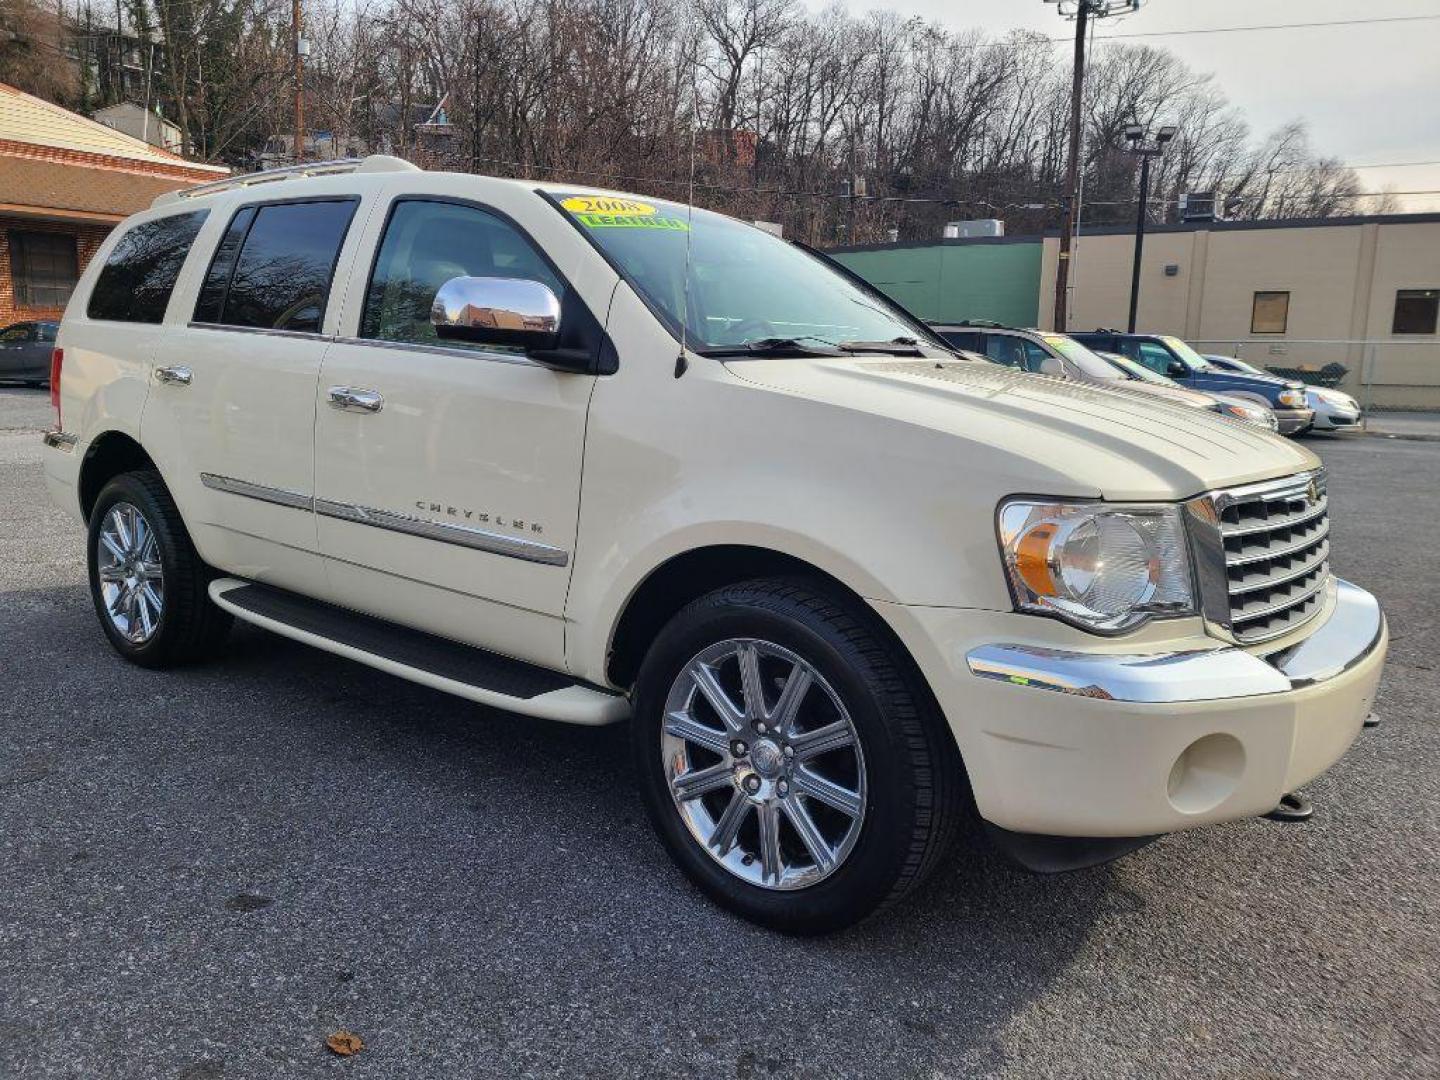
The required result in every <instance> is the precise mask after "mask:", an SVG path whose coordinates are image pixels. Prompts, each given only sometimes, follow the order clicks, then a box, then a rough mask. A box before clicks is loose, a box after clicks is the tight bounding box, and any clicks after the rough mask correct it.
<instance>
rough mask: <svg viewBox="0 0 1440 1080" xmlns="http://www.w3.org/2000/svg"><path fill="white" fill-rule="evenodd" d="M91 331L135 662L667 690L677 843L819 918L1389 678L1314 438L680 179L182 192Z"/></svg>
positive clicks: (108, 507) (1113, 805) (659, 814)
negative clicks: (963, 350)
mask: <svg viewBox="0 0 1440 1080" xmlns="http://www.w3.org/2000/svg"><path fill="white" fill-rule="evenodd" d="M54 368H55V374H56V378H55V379H54V381H53V387H54V391H53V392H54V395H55V403H56V408H57V423H56V427H55V430H53V431H51V432H49V433H48V434H47V435H46V436H45V442H46V445H47V447H48V450H47V452H46V455H45V459H46V475H47V478H48V482H49V485H50V487H51V490H52V492H53V495H54V497H55V499H56V500H57V501H58V502H59V504H60V505H61V506H63V507H65V508H67V509H68V510H69V511H71V512H72V513H73V514H74V515H75V516H76V517H77V518H78V519H79V520H80V521H82V522H85V523H86V524H87V525H88V528H89V547H88V551H89V565H90V581H91V588H92V591H93V594H94V600H95V607H96V610H97V612H98V613H99V616H100V624H101V626H102V627H103V628H104V631H105V634H106V636H107V637H108V638H109V640H110V642H111V644H112V645H113V646H114V647H115V649H116V650H117V651H118V652H119V653H120V654H121V655H122V656H124V657H125V658H127V659H129V660H131V661H133V662H134V663H137V664H143V665H146V666H151V667H162V666H168V665H172V664H176V663H180V662H184V661H190V660H194V659H196V658H197V657H200V656H202V655H204V654H206V653H209V652H211V651H213V650H214V649H215V648H217V647H218V646H219V645H220V643H221V640H222V639H223V637H224V635H225V631H226V628H227V626H228V624H229V623H230V621H231V619H232V618H239V619H243V620H245V621H247V622H251V623H255V624H258V625H259V626H262V627H266V628H268V629H270V630H272V631H274V632H276V633H279V634H283V635H286V636H288V637H291V638H294V639H296V640H298V641H302V642H305V643H308V644H310V645H314V646H316V647H319V648H321V649H327V650H329V651H331V652H334V653H337V654H339V655H341V656H345V657H349V658H351V659H353V660H358V661H360V662H361V663H365V664H370V665H372V666H374V667H377V668H380V669H382V670H384V671H388V672H391V673H393V674H395V675H398V676H400V677H402V678H407V679H413V680H415V681H417V682H422V683H425V684H427V685H429V686H433V687H438V688H440V689H443V690H446V691H449V692H452V693H455V694H458V695H461V696H463V697H466V698H469V699H471V700H474V701H478V702H483V703H485V704H487V705H494V706H499V707H501V708H504V709H508V710H510V711H512V712H515V713H521V714H525V715H528V716H535V717H544V718H548V719H552V720H561V721H567V722H571V723H580V724H606V723H612V722H622V721H625V722H628V723H629V724H630V725H631V728H632V733H633V745H634V754H635V764H636V771H637V775H638V777H639V780H640V784H641V787H642V789H643V793H644V798H645V802H646V804H647V806H648V809H649V812H650V814H651V816H652V818H653V821H654V823H655V826H656V829H657V830H658V832H659V834H660V836H661V838H662V839H663V841H664V842H665V844H666V845H667V846H668V848H669V849H670V851H671V853H672V854H673V855H674V857H675V858H676V860H677V861H678V862H679V863H680V865H681V866H682V867H683V868H684V870H685V871H686V872H687V873H688V874H689V875H690V876H691V877H692V878H693V879H694V880H695V881H696V882H697V883H698V884H699V885H700V886H702V887H703V888H704V889H705V890H706V891H707V892H709V893H710V895H712V896H713V897H715V898H716V899H718V900H719V901H720V902H722V903H724V904H726V905H728V906H730V907H731V908H733V909H735V910H737V911H739V912H741V913H743V914H744V915H746V916H747V917H749V918H752V919H755V920H757V921H760V922H763V923H766V924H769V925H771V926H775V927H779V928H782V929H786V930H791V931H796V932H821V931H826V930H831V929H834V928H836V927H839V926H843V925H845V924H847V923H849V922H852V921H854V920H855V919H857V918H860V917H862V916H864V915H865V914H867V913H869V912H871V911H873V910H875V909H876V908H877V907H879V906H880V905H882V904H884V903H886V902H887V901H891V900H894V899H895V898H897V897H899V896H901V895H903V894H905V893H906V892H908V891H909V890H911V889H912V888H913V887H914V886H915V885H916V884H917V883H918V882H919V881H921V880H922V879H923V878H924V876H925V875H926V873H927V872H928V871H929V870H930V869H931V868H932V867H933V866H934V865H935V864H936V862H937V860H938V859H939V857H940V856H941V854H942V853H943V851H944V849H945V847H946V843H947V841H948V839H949V838H950V837H951V836H952V835H953V833H954V832H955V829H956V826H957V824H958V823H959V822H960V821H961V820H962V818H963V816H964V814H965V812H966V810H967V808H968V807H970V806H972V805H973V806H974V807H975V808H976V809H978V813H979V817H980V818H981V819H982V820H983V821H984V822H985V823H986V825H987V827H988V830H989V832H990V834H991V836H992V837H994V838H995V840H996V841H997V842H999V843H1000V844H1001V845H1003V846H1004V847H1005V848H1006V849H1007V850H1009V851H1010V852H1011V853H1013V854H1014V855H1016V856H1017V857H1018V858H1019V859H1021V861H1023V862H1025V863H1027V864H1029V865H1031V866H1034V867H1038V868H1045V869H1057V868H1063V867H1066V866H1074V865H1081V864H1085V863H1089V862H1094V861H1097V860H1100V859H1103V858H1106V857H1110V856H1113V855H1115V854H1118V853H1120V852H1123V851H1125V850H1128V849H1130V848H1133V847H1135V846H1138V845H1139V844H1140V843H1143V842H1144V840H1145V839H1147V838H1149V837H1151V836H1153V835H1155V834H1157V833H1162V832H1166V831H1169V830H1175V829H1183V828H1188V827H1191V826H1195V825H1200V824H1204V823H1208V822H1216V821H1225V820H1229V819H1234V818H1240V817H1245V816H1249V815H1255V814H1260V813H1263V812H1266V811H1268V810H1270V809H1271V808H1273V807H1274V806H1275V805H1276V802H1277V800H1278V799H1279V798H1280V796H1281V795H1282V794H1283V793H1285V792H1288V791H1290V790H1292V789H1294V788H1295V787H1296V786H1297V785H1300V784H1302V783H1304V782H1305V781H1306V780H1308V779H1310V778H1311V777H1313V776H1315V775H1316V774H1318V773H1319V772H1321V771H1322V770H1324V769H1325V768H1327V767H1328V766H1329V765H1330V764H1331V763H1332V762H1334V761H1335V760H1337V759H1338V758H1339V757H1340V756H1341V755H1342V754H1343V753H1344V752H1345V750H1346V748H1347V747H1348V746H1349V745H1350V743H1351V741H1352V740H1353V739H1354V737H1355V735H1356V733H1357V731H1359V729H1360V727H1361V724H1362V721H1363V720H1364V719H1365V717H1366V716H1367V714H1368V713H1369V712H1370V707H1371V701H1372V699H1373V697H1374V694H1375V690H1376V685H1377V683H1378V681H1379V678H1380V670H1381V664H1382V662H1383V658H1384V654H1385V647H1386V630H1385V622H1384V619H1383V617H1382V615H1381V613H1380V610H1379V608H1378V606H1377V605H1376V602H1375V600H1374V599H1373V598H1372V597H1371V596H1370V595H1369V594H1367V593H1365V592H1363V591H1361V590H1360V589H1358V588H1356V587H1354V586H1352V585H1350V584H1348V583H1346V582H1343V581H1340V580H1338V579H1336V578H1334V577H1332V576H1331V574H1330V573H1329V569H1328V559H1327V556H1328V551H1329V548H1328V540H1327V532H1328V527H1327V518H1326V494H1325V483H1324V476H1323V473H1322V472H1321V471H1320V469H1319V468H1318V462H1317V460H1316V459H1315V458H1314V457H1313V456H1312V455H1311V454H1310V453H1308V452H1307V451H1306V450H1304V449H1302V448H1299V447H1296V446H1294V445H1292V444H1290V443H1287V442H1285V441H1284V440H1281V439H1279V438H1275V437H1273V436H1271V435H1269V434H1267V433H1265V432H1262V431H1257V430H1250V429H1247V428H1245V427H1242V426H1238V425H1235V424H1231V423H1227V422H1225V421H1224V420H1221V419H1219V418H1218V417H1213V416H1210V415H1208V414H1205V413H1202V412H1198V411H1196V410H1193V409H1187V408H1179V407H1170V406H1168V405H1165V404H1163V403H1155V402H1150V401H1145V400H1141V399H1138V398H1137V397H1136V396H1135V395H1130V394H1118V393H1111V392H1109V391H1106V390H1104V389H1102V388H1096V387H1090V386H1082V385H1076V384H1074V383H1065V382H1061V381H1058V380H1051V379H1047V378H1043V377H1036V376H1031V375H1027V374H1024V373H1018V372H1011V371H1007V370H1004V369H1001V368H997V367H995V366H993V365H990V364H986V363H980V362H976V361H973V360H969V359H966V358H963V357H959V356H957V355H955V354H954V353H953V352H950V351H948V350H947V349H946V348H945V347H944V345H943V343H942V342H940V341H939V340H938V339H936V338H934V337H933V336H932V334H931V333H930V332H929V331H928V330H927V329H926V328H925V327H923V326H921V325H918V324H916V323H915V322H914V321H913V320H911V319H910V318H909V317H908V316H907V315H905V314H904V313H903V312H901V311H899V310H897V309H896V308H894V307H893V306H892V305H890V304H889V303H888V302H887V301H885V300H884V299H883V298H882V297H881V296H879V295H878V294H877V293H875V292H873V291H871V290H869V289H868V288H866V287H865V286H864V285H863V284H861V283H859V282H857V281H855V280H854V279H853V278H850V277H849V276H847V275H846V274H844V273H843V272H841V271H839V270H837V269H835V268H834V267H833V266H831V265H830V264H829V263H828V262H827V261H826V260H825V259H823V257H820V256H817V255H815V254H812V253H810V252H808V251H806V250H803V249H801V248H799V247H797V246H795V245H791V244H787V243H785V242H783V241H781V240H778V239H776V238H774V237H772V236H769V235H767V234H766V233H764V232H762V231H760V230H758V229H755V228H752V227H750V226H748V225H745V224H742V223H740V222H737V221H733V220H730V219H728V218H725V217H722V216H719V215H717V214H712V213H707V212H705V211H702V210H698V209H694V210H692V209H690V208H688V207H686V206H682V205H676V204H672V203H668V202H664V201H661V200H657V199H649V198H644V197H635V196H629V195H615V194H610V193H605V192H597V191H591V190H585V189H581V188H576V187H567V186H555V185H539V184H535V183H528V182H522V181H517V180H498V179H486V178H482V177H475V176H463V175H453V174H445V173H424V172H420V171H417V170H415V169H414V168H413V167H411V166H408V165H406V164H405V163H403V162H399V161H396V160H394V159H388V158H369V159H366V160H365V161H364V162H360V163H353V162H352V163H332V164H329V165H324V166H312V167H309V168H303V169H297V170H290V171H284V172H281V173H280V174H278V175H274V174H260V175H256V176H250V177H239V178H236V179H233V180H229V181H224V182H221V183H218V184H214V185H208V186H206V187H202V188H196V189H193V190H190V191H188V192H182V193H180V194H178V195H166V196H162V197H161V198H160V199H157V200H156V205H155V206H154V208H153V209H151V210H149V211H146V212H144V213H142V214H138V215H136V216H135V217H134V218H132V219H131V220H129V221H127V222H125V223H124V224H123V225H121V226H120V227H119V228H117V229H116V230H115V233H114V235H113V236H112V237H111V238H110V239H109V240H108V241H107V242H106V244H105V245H104V247H103V248H102V249H101V250H100V252H99V253H98V255H97V256H96V258H95V259H94V261H93V262H92V264H91V265H90V267H89V268H88V269H87V270H86V272H85V274H84V275H83V277H82V280H81V282H80V284H79V286H78V288H77V289H76V291H75V295H74V298H73V299H72V301H71V303H70V305H69V308H68V310H67V312H66V314H65V318H64V321H63V324H62V326H61V330H60V335H59V340H58V348H57V350H56V357H55V362H54ZM340 677H343V676H342V675H341V674H340V673H338V672H337V678H340Z"/></svg>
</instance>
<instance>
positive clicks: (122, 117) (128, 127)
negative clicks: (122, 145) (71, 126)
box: [92, 101, 183, 154]
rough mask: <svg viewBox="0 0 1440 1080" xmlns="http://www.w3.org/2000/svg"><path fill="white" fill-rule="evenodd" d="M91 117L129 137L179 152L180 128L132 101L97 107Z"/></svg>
mask: <svg viewBox="0 0 1440 1080" xmlns="http://www.w3.org/2000/svg"><path fill="white" fill-rule="evenodd" d="M92 117H93V119H95V120H97V121H99V122H100V123H102V124H104V125H105V126H106V127H108V128H114V129H115V130H116V131H122V132H124V133H125V134H126V135H129V136H130V137H131V138H134V139H140V140H141V141H143V142H147V143H149V144H150V145H151V146H158V147H160V148H161V149H162V150H169V151H171V152H172V153H176V154H178V153H180V150H181V142H182V141H183V140H182V138H181V134H180V129H179V128H178V127H176V126H175V125H174V124H172V123H171V122H170V121H169V120H166V119H163V118H162V117H159V116H156V115H155V114H154V113H152V112H150V111H149V110H148V109H144V108H142V107H141V106H139V105H136V104H135V103H134V102H133V101H122V102H120V103H119V104H118V105H111V106H109V107H108V108H105V109H97V110H96V111H95V112H94V113H93V114H92Z"/></svg>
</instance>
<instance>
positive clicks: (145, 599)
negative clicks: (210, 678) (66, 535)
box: [86, 470, 231, 668]
mask: <svg viewBox="0 0 1440 1080" xmlns="http://www.w3.org/2000/svg"><path fill="white" fill-rule="evenodd" d="M86 557H87V562H88V564H89V569H90V596H91V599H92V600H93V601H94V603H95V613H96V614H97V615H98V616H99V617H100V626H101V628H102V629H103V630H104V631H105V636H106V638H108V639H109V641H110V644H111V645H112V646H113V647H114V649H115V651H116V652H118V653H119V654H120V655H121V656H123V657H124V658H125V659H126V660H129V661H130V662H131V663H133V664H139V665H140V666H141V667H150V668H164V667H172V666H174V665H176V664H183V663H188V662H190V661H193V660H197V659H200V658H201V657H204V656H207V655H209V654H211V653H213V652H214V651H216V650H217V649H219V647H220V646H221V644H222V643H223V642H224V639H225V635H226V634H227V633H228V631H229V629H230V623H231V617H230V614H229V613H228V612H226V611H224V610H222V609H221V608H219V607H216V606H215V604H214V603H213V602H212V601H211V599H210V596H209V594H208V592H207V591H206V590H207V587H208V586H209V584H210V579H211V572H210V568H209V567H208V566H206V565H205V563H204V562H203V561H202V560H201V558H200V555H199V553H198V552H196V550H195V545H194V544H193V543H192V542H191V540H190V534H189V533H188V532H187V531H186V530H185V523H184V521H183V520H182V519H181V517H180V510H179V508H178V507H176V505H175V501H174V499H172V498H171V497H170V492H169V490H168V489H167V488H166V487H165V484H164V481H162V480H161V479H160V475H159V474H158V473H156V472H154V471H152V470H145V471H141V472H130V473H122V474H121V475H119V476H117V477H115V478H114V479H113V480H111V481H110V482H109V483H108V484H106V485H105V487H104V488H103V489H102V490H101V492H100V497H99V498H98V499H96V501H95V507H94V509H93V510H92V511H91V513H90V530H89V536H88V542H87V546H86Z"/></svg>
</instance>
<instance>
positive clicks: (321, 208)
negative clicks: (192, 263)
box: [195, 199, 358, 334]
mask: <svg viewBox="0 0 1440 1080" xmlns="http://www.w3.org/2000/svg"><path fill="white" fill-rule="evenodd" d="M357 202H358V200H356V199H326V200H317V201H312V202H298V203H272V204H269V205H263V206H259V207H246V208H245V209H243V210H241V211H240V212H239V213H238V214H236V216H235V219H234V220H233V221H231V223H230V227H229V228H228V229H227V230H226V232H225V237H224V238H223V239H222V241H221V243H220V246H219V247H218V248H217V249H216V252H215V257H214V259H213V260H212V261H211V263H210V270H209V272H208V273H207V274H206V276H205V284H204V286H203V287H202V288H201V293H200V300H199V302H198V303H197V304H196V307H195V318H196V321H198V322H208V323H220V324H223V325H225V326H253V327H257V328H261V329H265V330H291V331H296V332H299V333H307V334H317V333H319V332H320V327H321V324H322V323H323V322H324V321H325V304H326V302H327V300H328V299H329V296H330V283H331V281H332V279H333V278H334V276H335V261H336V259H338V258H339V256H340V246H341V244H343V243H344V242H345V233H346V231H347V230H348V229H349V228H350V219H351V218H352V217H353V216H354V214H355V206H356V204H357Z"/></svg>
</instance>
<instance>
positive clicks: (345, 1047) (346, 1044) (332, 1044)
mask: <svg viewBox="0 0 1440 1080" xmlns="http://www.w3.org/2000/svg"><path fill="white" fill-rule="evenodd" d="M325 1045H326V1046H328V1047H329V1048H330V1050H331V1052H332V1053H336V1054H339V1055H340V1056H341V1057H350V1056H351V1055H352V1054H358V1053H359V1052H360V1051H361V1050H363V1049H365V1040H364V1039H362V1038H360V1036H359V1035H356V1034H353V1033H352V1032H349V1031H337V1032H335V1034H334V1035H331V1036H330V1037H329V1038H328V1039H326V1040H325Z"/></svg>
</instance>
